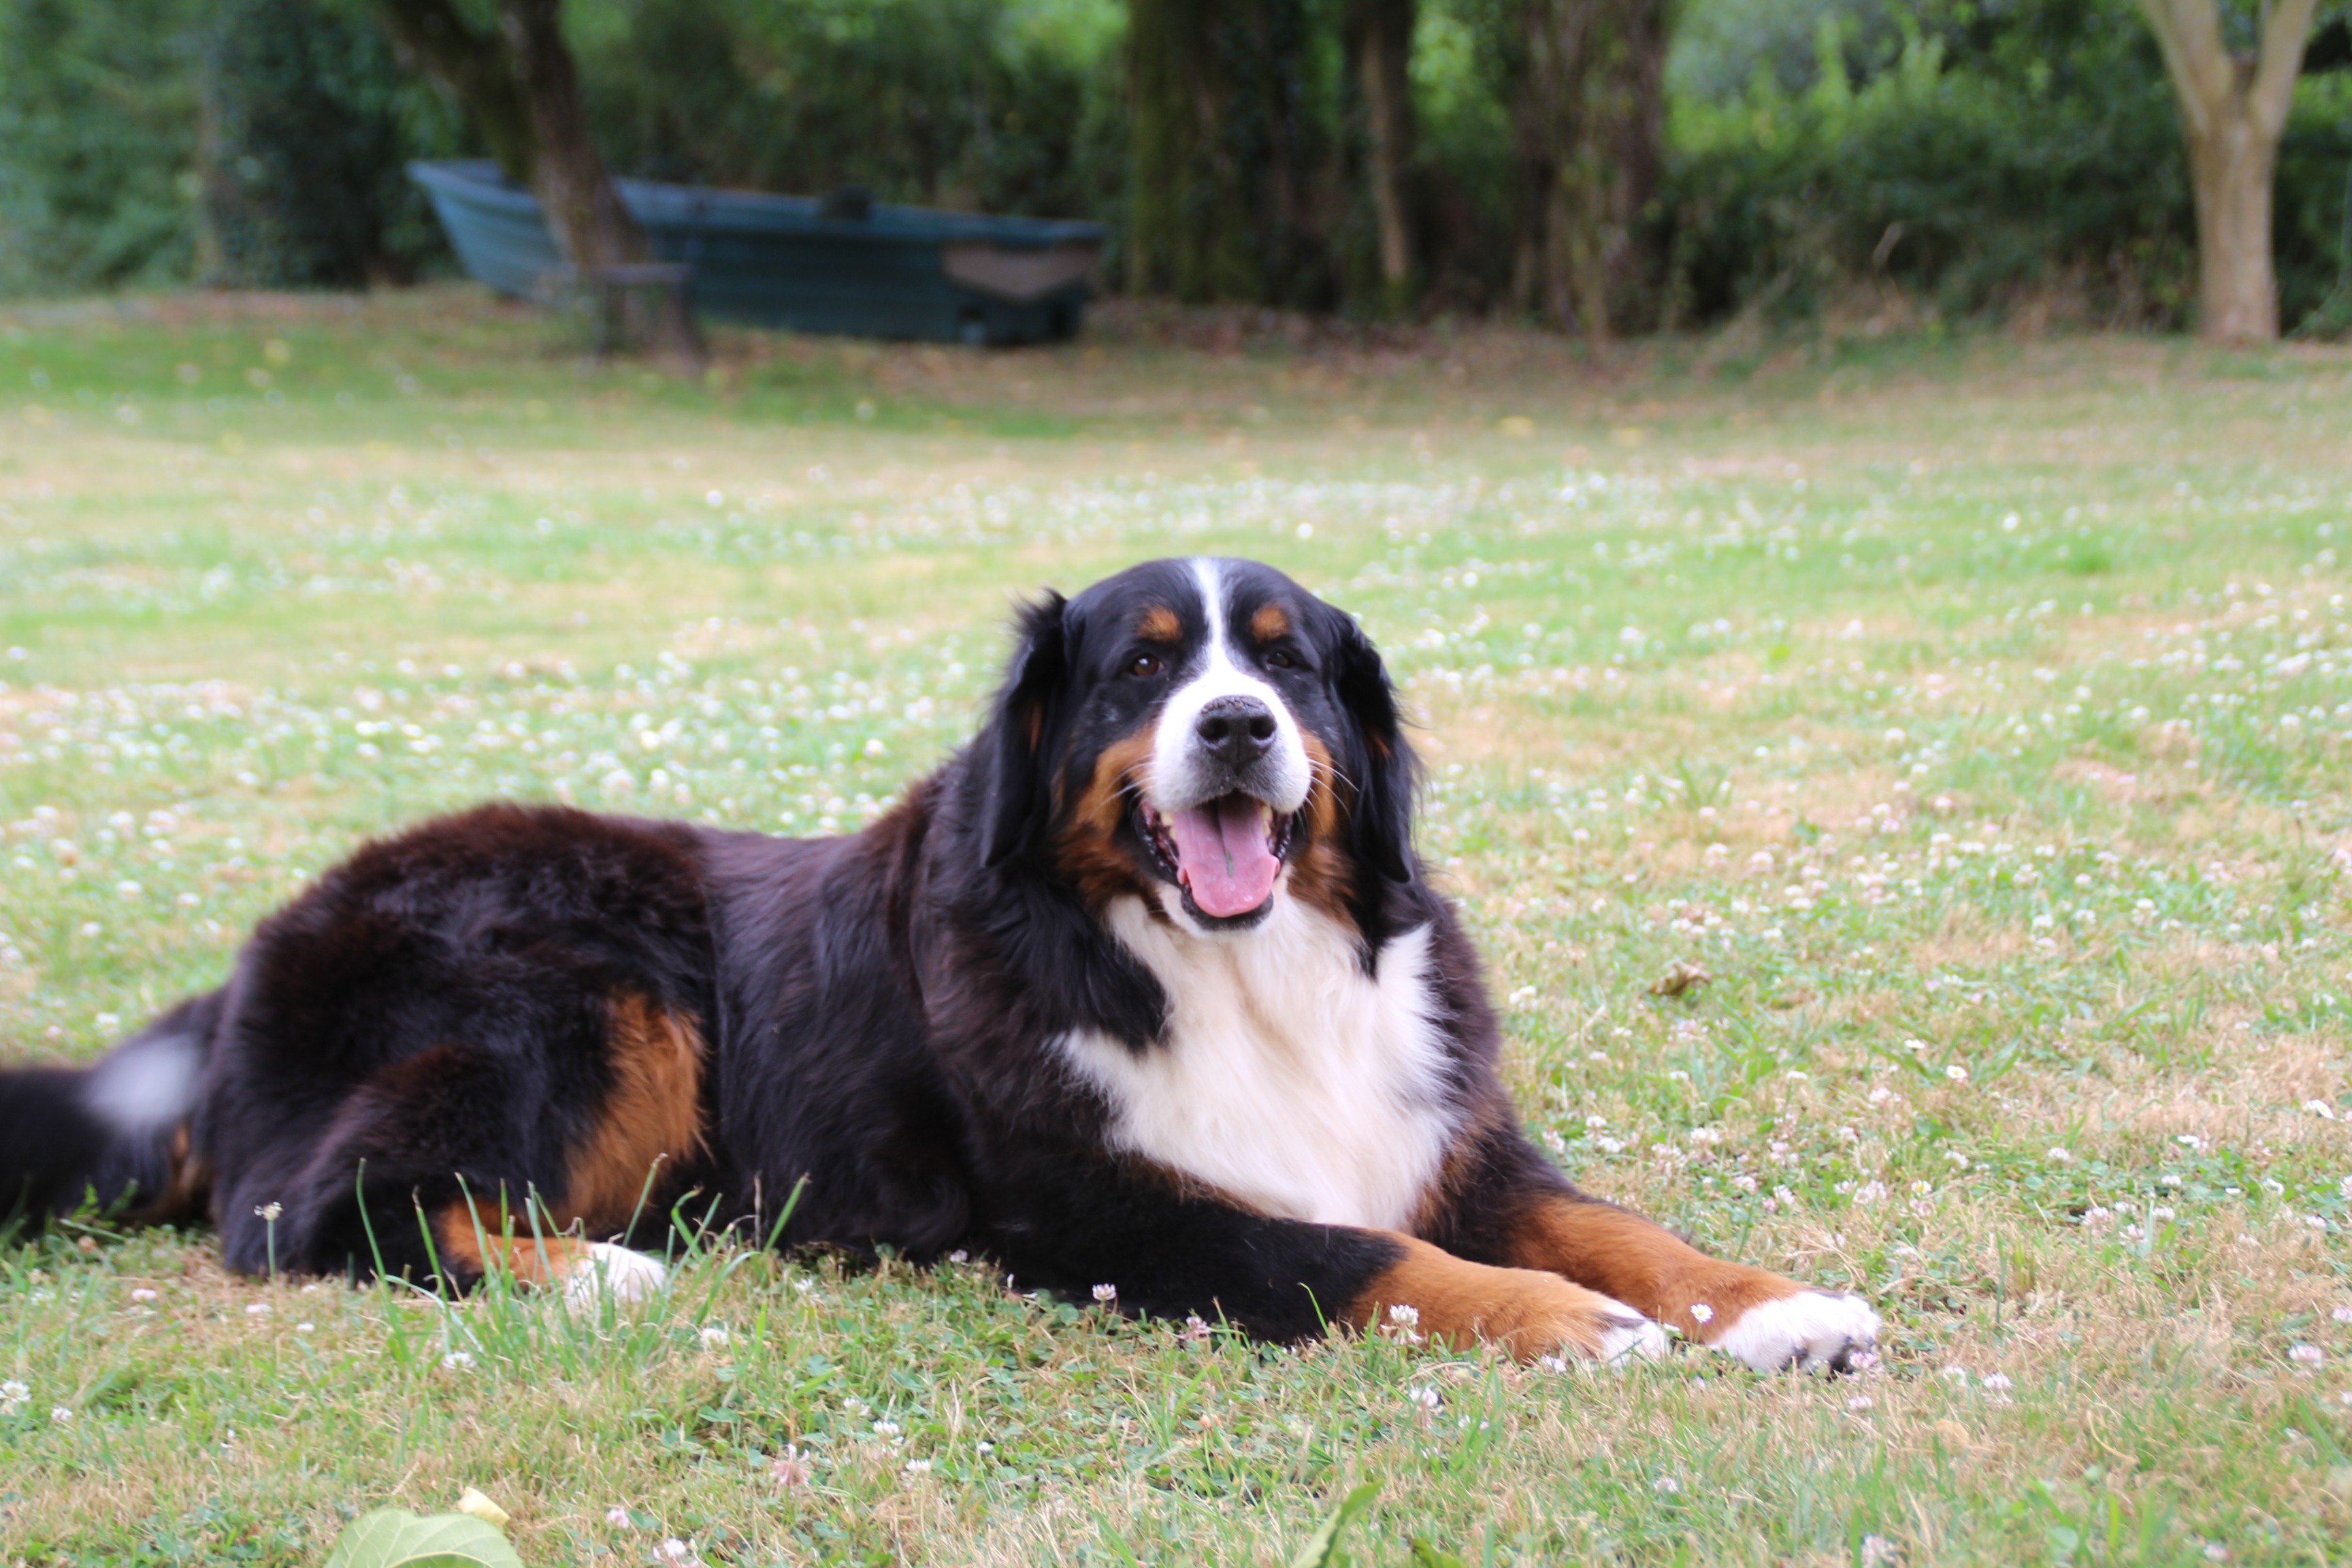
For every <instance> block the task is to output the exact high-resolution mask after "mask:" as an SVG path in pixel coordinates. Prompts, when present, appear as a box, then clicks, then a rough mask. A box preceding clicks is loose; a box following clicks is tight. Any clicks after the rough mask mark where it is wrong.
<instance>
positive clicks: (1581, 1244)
mask: <svg viewBox="0 0 2352 1568" xmlns="http://www.w3.org/2000/svg"><path fill="white" fill-rule="evenodd" d="M1511 1261H1512V1262H1514V1263H1517V1264H1518V1265H1519V1266H1520V1267H1522V1268H1545V1269H1549V1270H1550V1271H1551V1272H1553V1273H1555V1274H1559V1275H1564V1276H1566V1277H1567V1278H1568V1279H1572V1280H1574V1281H1575V1282H1576V1283H1578V1284H1580V1285H1584V1286H1588V1287H1590V1288H1591V1289H1595V1290H1599V1291H1601V1292H1602V1293H1603V1294H1604V1295H1609V1296H1613V1297H1615V1298H1616V1299H1617V1300H1620V1301H1622V1302H1624V1303H1625V1304H1626V1305H1627V1306H1629V1307H1632V1308H1633V1309H1635V1310H1638V1311H1641V1312H1644V1313H1646V1314H1648V1315H1649V1316H1650V1317H1652V1318H1654V1319H1655V1320H1656V1321H1659V1322H1661V1323H1670V1324H1672V1325H1673V1326H1675V1328H1677V1329H1680V1330H1681V1331H1683V1332H1684V1333H1685V1334H1687V1335H1689V1336H1690V1337H1691V1338H1693V1339H1695V1340H1697V1341H1700V1342H1702V1343H1710V1344H1711V1343H1713V1342H1715V1341H1716V1340H1717V1339H1719V1338H1721V1337H1722V1336H1723V1334H1724V1333H1725V1332H1727V1331H1728V1330H1729V1329H1730V1327H1731V1325H1732V1324H1734V1323H1736V1322H1738V1321H1739V1316H1740V1314H1741V1313H1743V1312H1745V1311H1747V1310H1748V1308H1750V1307H1753V1306H1756V1305H1758V1304H1759V1303H1760V1302H1764V1301H1777V1300H1780V1299H1781V1298H1783V1297H1786V1296H1794V1295H1796V1294H1798V1293H1799V1292H1800V1291H1801V1290H1803V1289H1805V1287H1803V1286H1802V1285H1800V1284H1798V1283H1797V1282H1796V1281H1795V1280H1793V1279H1782V1278H1781V1277H1780V1275H1778V1274H1772V1273H1768V1272H1767V1271H1766V1270H1764V1269H1761V1268H1748V1267H1747V1266H1746V1265H1745V1264H1739V1263H1726V1262H1724V1261H1723V1260H1722V1259H1721V1258H1709V1257H1708V1256H1707V1255H1706V1253H1704V1252H1701V1251H1700V1250H1699V1249H1698V1248H1697V1247H1693V1246H1692V1245H1691V1244H1690V1243H1689V1242H1687V1241H1685V1240H1684V1239H1683V1238H1682V1237H1678V1236H1676V1235H1675V1233H1674V1232H1672V1231H1670V1230H1668V1229H1667V1228H1666V1227H1665V1226H1662V1225H1660V1224H1658V1223H1657V1222H1656V1221H1655V1220H1650V1219H1644V1218H1643V1217H1642V1216H1641V1215H1637V1214H1633V1213H1631V1212H1629V1211H1627V1210H1625V1209H1621V1208H1619V1207H1618V1206H1617V1205H1614V1204H1606V1203H1602V1202H1601V1201H1599V1200H1598V1199H1594V1198H1569V1197H1549V1198H1544V1199H1541V1200H1539V1201H1538V1203H1536V1204H1535V1205H1532V1206H1531V1207H1530V1208H1529V1209H1528V1212H1527V1213H1526V1215H1523V1216H1522V1217H1521V1218H1520V1220H1519V1223H1518V1224H1517V1226H1516V1227H1515V1228H1514V1230H1513V1232H1512V1236H1511ZM1701 1305H1703V1306H1705V1307H1706V1308H1707V1309H1708V1310H1709V1316H1708V1321H1706V1322H1704V1323H1702V1322H1700V1321H1698V1317H1697V1315H1696V1313H1694V1312H1693V1311H1692V1310H1691V1308H1692V1307H1694V1306H1701Z"/></svg>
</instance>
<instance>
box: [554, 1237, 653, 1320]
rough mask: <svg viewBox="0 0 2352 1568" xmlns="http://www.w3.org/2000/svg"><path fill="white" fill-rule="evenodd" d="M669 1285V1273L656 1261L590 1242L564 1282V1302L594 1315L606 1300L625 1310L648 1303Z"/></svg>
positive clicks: (642, 1254) (624, 1248)
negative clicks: (646, 1301) (623, 1306)
mask: <svg viewBox="0 0 2352 1568" xmlns="http://www.w3.org/2000/svg"><path fill="white" fill-rule="evenodd" d="M668 1283H669V1270H668V1269H667V1268H664V1267H663V1266H662V1263H661V1260H660V1259H659V1258H647V1257H646V1255H645V1254H644V1253H642V1252H632V1251H630V1250H629V1249H628V1248H627V1247H615V1246H614V1245H613V1244H612V1243H610V1242H607V1241H598V1242H592V1243H590V1244H589V1246H588V1249H587V1251H586V1253H585V1255H584V1256H583V1257H582V1258H581V1259H580V1261H579V1262H578V1264H576V1265H575V1266H574V1267H573V1268H572V1272H571V1274H570V1276H569V1277H568V1278H567V1279H565V1280H564V1281H563V1300H564V1304H565V1305H566V1306H568V1307H570V1308H571V1309H572V1310H573V1311H575V1312H593V1311H594V1310H596V1308H597V1306H598V1305H599V1304H600V1303H601V1302H602V1301H604V1299H605V1298H606V1297H607V1296H609V1297H611V1298H612V1299H613V1300H614V1301H616V1302H619V1303H621V1304H623V1305H629V1304H632V1303H635V1302H639V1301H645V1300H650V1299H651V1298H652V1297H654V1296H655V1295H656V1294H657V1293H658V1292H659V1291H660V1290H661V1288H662V1287H663V1286H664V1285H667V1284H668Z"/></svg>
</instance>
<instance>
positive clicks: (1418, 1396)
mask: <svg viewBox="0 0 2352 1568" xmlns="http://www.w3.org/2000/svg"><path fill="white" fill-rule="evenodd" d="M1404 1398H1405V1403H1406V1404H1408V1405H1415V1406H1418V1407H1419V1408H1421V1409H1423V1410H1435V1409H1436V1408H1437V1407H1438V1406H1439V1405H1442V1404H1443V1403H1444V1401H1443V1400H1441V1399H1439V1398H1438V1397H1437V1390H1435V1389H1433V1388H1430V1387H1428V1386H1426V1385H1415V1386H1414V1387H1412V1388H1408V1389H1406V1390H1405V1391H1404Z"/></svg>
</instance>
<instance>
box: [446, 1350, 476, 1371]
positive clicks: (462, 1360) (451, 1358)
mask: <svg viewBox="0 0 2352 1568" xmlns="http://www.w3.org/2000/svg"><path fill="white" fill-rule="evenodd" d="M441 1366H442V1370H443V1371H445V1372H471V1371H473V1370H474V1358H473V1356H472V1355H471V1354H470V1353H468V1352H465V1351H451V1352H449V1353H448V1354H447V1355H445V1356H443V1357H442V1358H441Z"/></svg>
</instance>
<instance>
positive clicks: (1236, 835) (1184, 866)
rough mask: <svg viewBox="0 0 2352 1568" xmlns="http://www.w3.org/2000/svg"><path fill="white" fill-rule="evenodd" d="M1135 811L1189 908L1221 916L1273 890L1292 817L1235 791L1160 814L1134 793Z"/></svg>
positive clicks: (1257, 902)
mask: <svg viewBox="0 0 2352 1568" xmlns="http://www.w3.org/2000/svg"><path fill="white" fill-rule="evenodd" d="M1136 818H1137V824H1138V827H1139V831H1140V832H1141V833H1142V835H1143V841H1144V842H1145V843H1146V844H1149V845H1150V846H1151V852H1152V853H1153V854H1154V855H1156V856H1157V857H1159V859H1160V868H1161V869H1162V870H1164V871H1166V872H1167V873H1168V875H1169V876H1170V877H1171V878H1173V879H1175V881H1176V883H1177V885H1178V886H1179V887H1181V888H1182V889H1184V893H1185V896H1186V897H1187V898H1189V899H1190V900H1192V906H1193V907H1194V908H1195V909H1196V910H1199V911H1200V912H1201V913H1202V914H1204V915H1206V916H1208V917H1209V918H1210V919H1211V920H1220V921H1227V920H1237V919H1239V918H1241V917H1243V916H1244V915H1252V914H1255V913H1256V912H1257V911H1258V910H1261V909H1264V908H1265V902H1266V900H1268V899H1271V898H1273V897H1274V881H1275V879H1276V877H1278V876H1280V875H1281V874H1282V858H1283V856H1284V855H1286V854H1287V853H1288V852H1289V849H1290V829H1291V825H1292V823H1293V822H1295V821H1296V820H1297V818H1296V817H1295V816H1293V815H1292V814H1290V813H1288V812H1277V811H1276V810H1275V809H1274V808H1273V807H1272V806H1270V805H1266V804H1265V802H1264V801H1262V800H1260V799H1258V798H1257V797H1256V796H1255V795H1243V794H1241V793H1239V792H1238V791H1236V792H1235V793H1234V794H1232V795H1220V796H1218V797H1217V798H1216V799H1215V800H1209V801H1203V802H1202V803H1201V804H1200V805H1192V806H1187V807H1185V808H1184V809H1183V810H1181V811H1172V812H1169V813H1167V814H1166V815H1164V816H1163V815H1162V814H1161V813H1160V811H1158V810H1157V809H1155V808H1154V807H1153V806H1152V805H1151V803H1150V802H1149V801H1143V800H1139V801H1137V802H1136Z"/></svg>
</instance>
